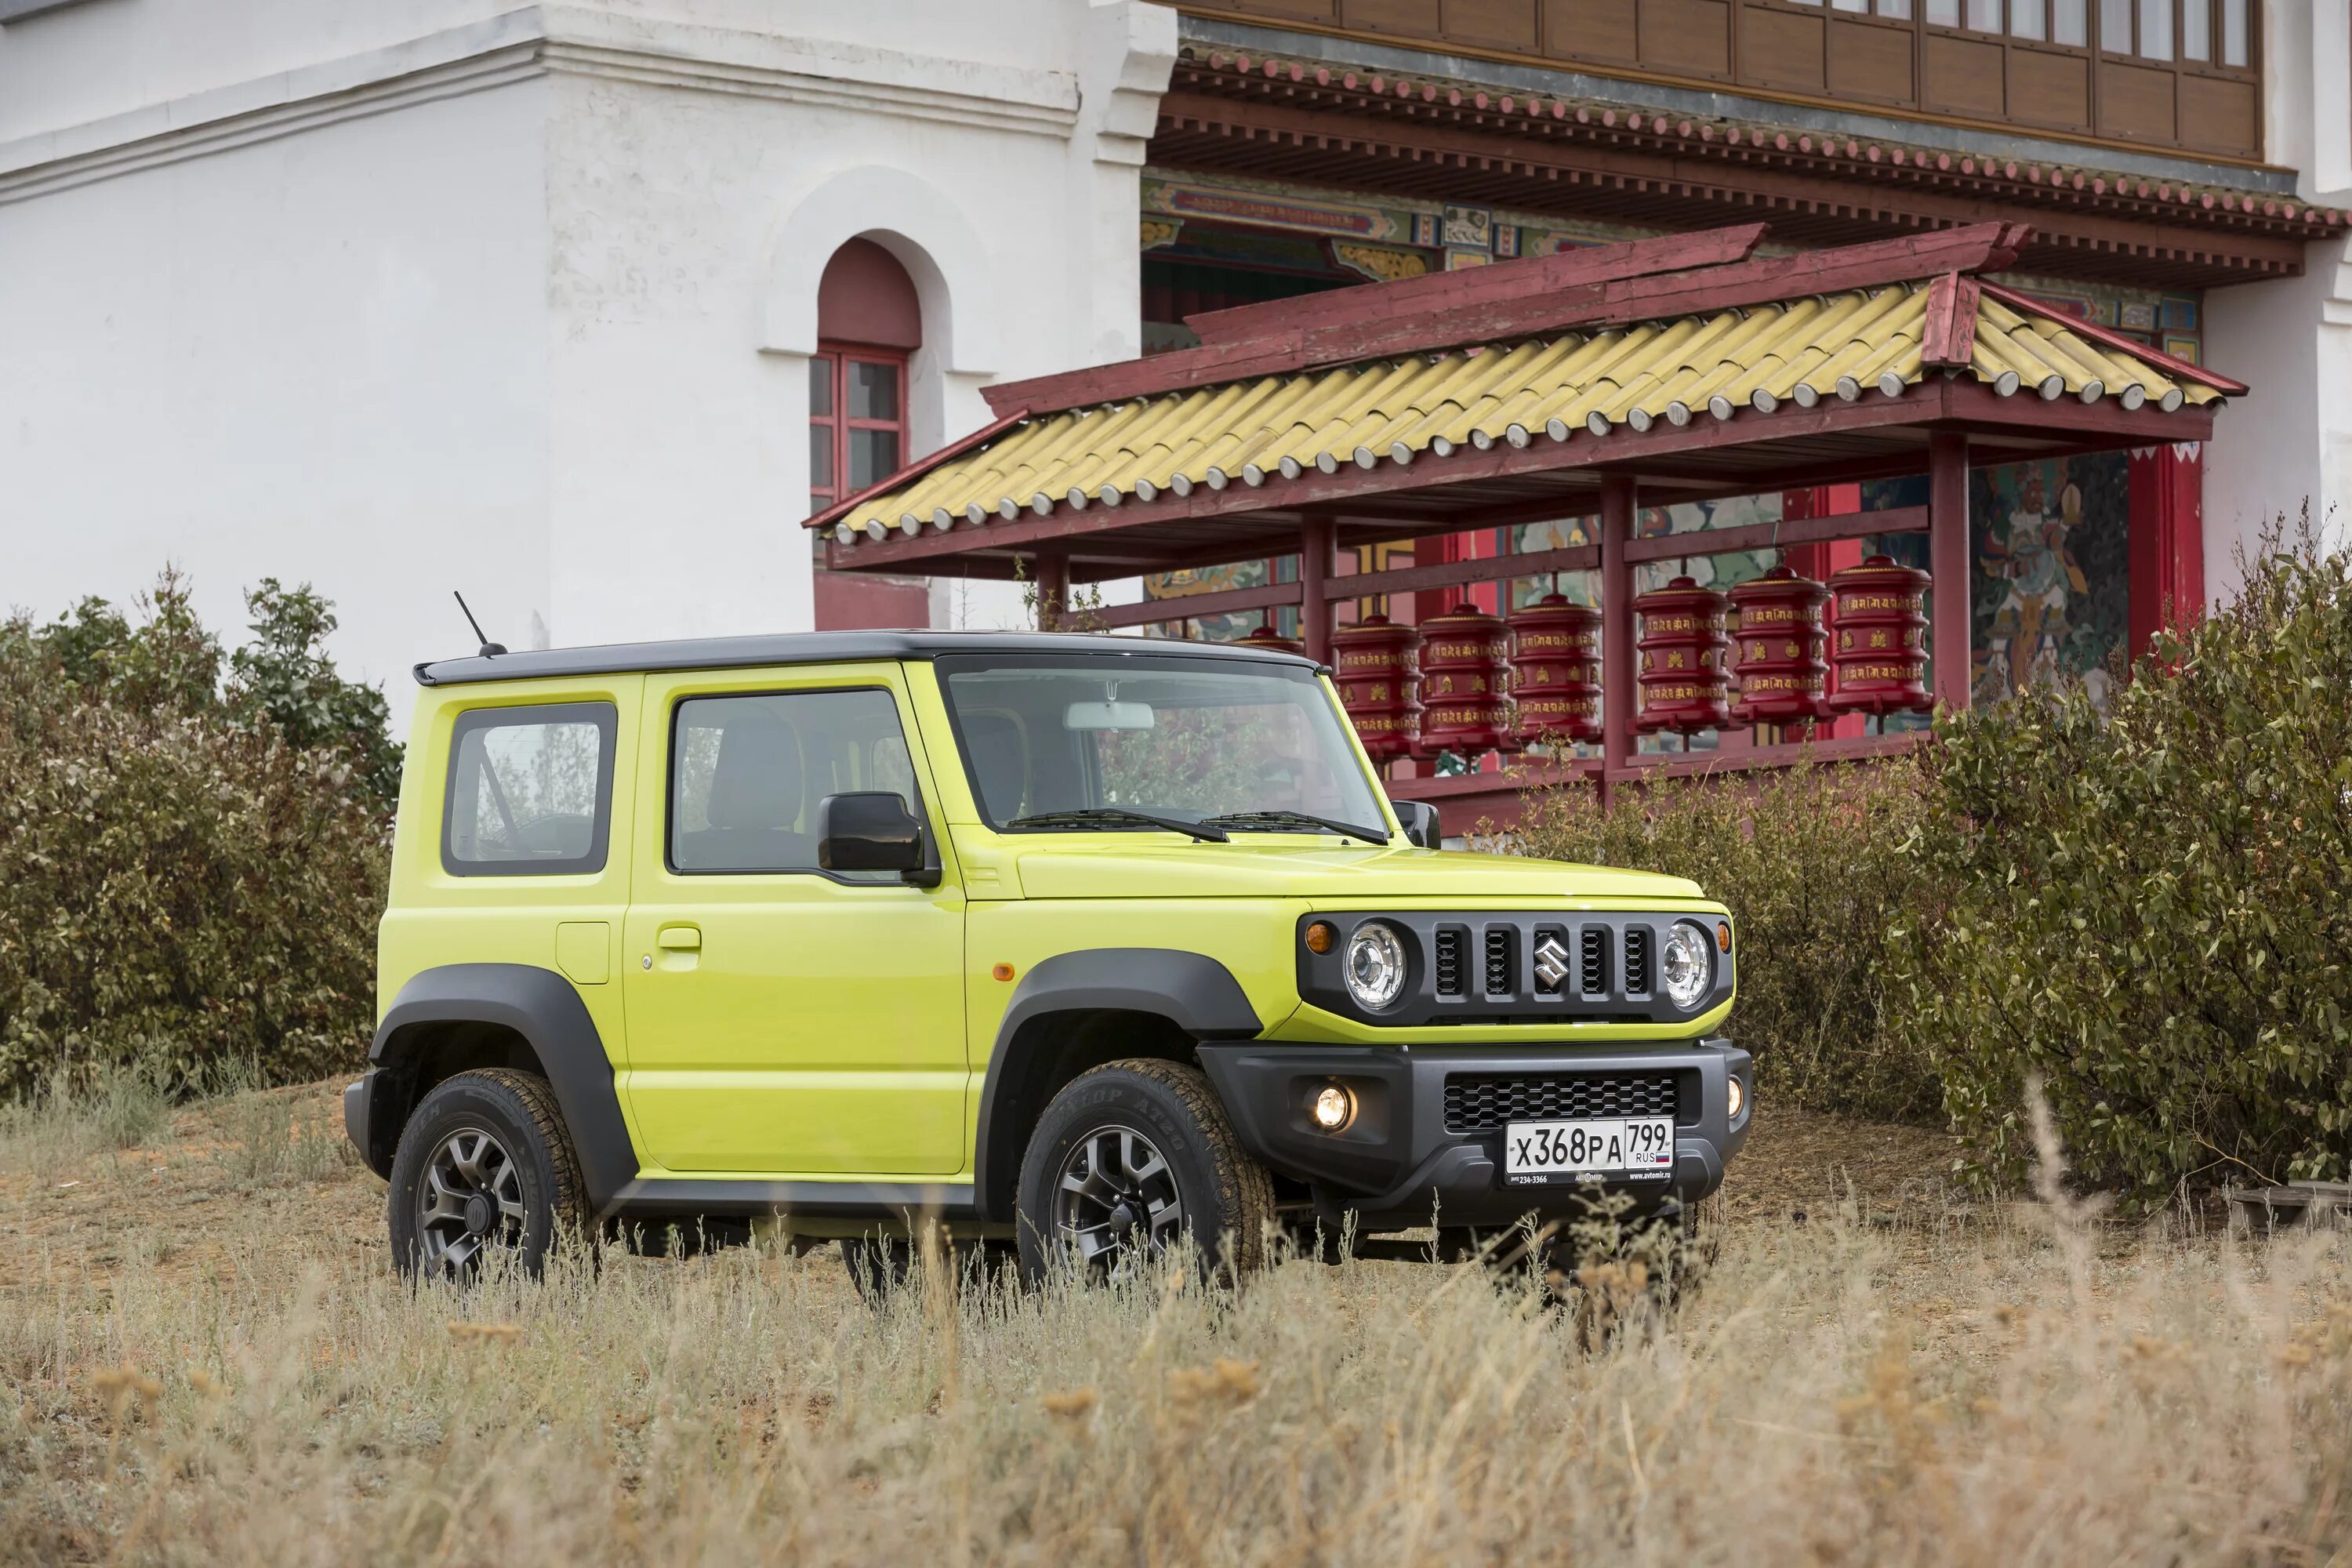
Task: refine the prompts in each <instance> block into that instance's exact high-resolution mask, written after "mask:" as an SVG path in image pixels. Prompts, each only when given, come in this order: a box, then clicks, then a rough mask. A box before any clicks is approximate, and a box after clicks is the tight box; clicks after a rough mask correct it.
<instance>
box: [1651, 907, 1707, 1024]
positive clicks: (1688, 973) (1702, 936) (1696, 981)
mask: <svg viewBox="0 0 2352 1568" xmlns="http://www.w3.org/2000/svg"><path fill="white" fill-rule="evenodd" d="M1714 945H1715V944H1714V942H1713V941H1712V940H1711V939H1710V938H1709V937H1708V936H1707V934H1706V932H1705V931H1701V930H1700V929H1699V928H1698V927H1696V926H1695V925H1693V924H1691V923H1690V921H1680V922H1678V923H1677V924H1675V926H1674V928H1673V929H1672V930H1670V931H1667V932H1666V952H1665V963H1664V972H1665V982H1666V998H1667V1000H1669V1001H1671V1002H1672V1003H1674V1005H1675V1006H1677V1007H1679V1008H1681V1009H1682V1010H1683V1011H1684V1012H1685V1013H1687V1012H1689V1011H1690V1010H1691V1009H1692V1008H1694V1007H1696V1006H1697V1005H1699V1003H1700V1002H1702V1001H1703V1000H1705V999H1706V993H1707V988H1708V987H1709V986H1711V985H1713V984H1715V952H1714Z"/></svg>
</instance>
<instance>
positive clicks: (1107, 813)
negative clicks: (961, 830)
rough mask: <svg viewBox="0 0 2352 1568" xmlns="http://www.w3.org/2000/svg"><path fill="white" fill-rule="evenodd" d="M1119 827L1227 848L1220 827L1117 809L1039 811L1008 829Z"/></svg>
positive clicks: (1089, 807)
mask: <svg viewBox="0 0 2352 1568" xmlns="http://www.w3.org/2000/svg"><path fill="white" fill-rule="evenodd" d="M1121 823H1139V824H1141V825H1142V826H1146V827H1164V828H1166V829H1167V830H1168V831H1169V832H1171V833H1181V834H1184V835H1186V836H1187V837H1192V838H1198V839H1200V840H1202V842H1204V843H1208V844H1228V843H1231V842H1232V838H1231V837H1230V836H1229V835H1228V834H1227V833H1226V832H1225V830H1224V829H1223V828H1222V827H1217V826H1213V825H1211V824H1209V823H1206V822H1185V821H1182V820H1181V819H1180V818H1177V817H1173V816H1152V815H1151V814H1150V812H1148V811H1129V810H1128V809H1127V808H1126V807H1125V806H1118V805H1082V806H1079V807H1077V808H1076V809H1075V810H1071V811H1040V812H1035V813H1033V814H1032V815H1030V816H1016V817H1014V818H1013V820H1012V821H1010V822H1008V823H1006V824H1005V825H1004V826H1007V827H1116V826H1118V825H1120V824H1121Z"/></svg>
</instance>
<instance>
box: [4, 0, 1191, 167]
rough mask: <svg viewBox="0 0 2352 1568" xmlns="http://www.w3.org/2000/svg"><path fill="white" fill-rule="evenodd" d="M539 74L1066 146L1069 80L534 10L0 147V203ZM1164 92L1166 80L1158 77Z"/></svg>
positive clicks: (821, 43) (1059, 74)
mask: <svg viewBox="0 0 2352 1568" xmlns="http://www.w3.org/2000/svg"><path fill="white" fill-rule="evenodd" d="M544 75H577V76H587V77H597V78H602V79H608V80H618V81H635V82H643V83H647V84H650V85H656V86H661V87H669V88H677V89H687V90H691V91H702V92H715V93H724V94H731V95H741V96H752V97H760V98H767V99H772V100H783V101H788V102H794V103H806V104H811V105H815V106H820V107H824V108H833V109H844V110H865V111H867V112H872V113H876V114H882V115H887V116H889V117H891V118H893V119H902V120H903V119H920V120H934V121H942V122H947V123H951V124H956V125H962V126H973V127H990V128H994V129H997V130H1002V131H1009V132H1019V133H1024V134H1029V135H1043V136H1050V137H1054V138H1056V139H1060V140H1067V139H1068V138H1069V137H1070V136H1072V135H1073V134H1074V133H1075V132H1076V129H1077V125H1078V87H1077V81H1076V76H1075V75H1074V74H1073V73H1071V72H1067V71H1054V70H1045V69H1026V68H1018V67H1011V66H997V65H986V64H975V63H973V62H971V61H964V60H948V59H941V58H933V57H928V56H922V55H916V54H909V53H904V52H900V51H897V50H890V49H879V48H872V47H862V46H858V45H853V44H842V43H834V42H830V41H827V40H824V39H816V38H804V37H779V36H776V35H772V34H766V33H755V32H749V31H744V30H740V29H733V28H723V27H711V26H700V25H696V24H688V23H682V22H676V21H671V20H667V19H663V18H657V17H648V16H638V15H627V14H622V13H616V12H613V11H608V10H605V9H604V8H602V7H599V6H594V5H530V6H524V7H521V8H519V9H516V10H512V11H508V12H505V13H502V14H501V15H499V16H494V17H491V18H490V19H488V21H483V22H477V23H469V24H467V25H465V26H457V27H450V28H447V29H445V30H443V31H441V32H436V33H433V34H428V35H426V36H425V37H418V38H414V39H410V40H408V41H406V42H404V43H401V44H395V45H392V46H389V47H383V48H378V49H370V50H366V51H364V52H362V53H359V54H355V55H351V56H347V57H345V58H341V59H335V60H328V61H322V62H320V63H319V64H316V65H310V66H303V67H299V68H295V69H292V70H287V71H278V72H273V73H271V74H269V75H268V76H263V77H257V78H254V79H250V80H247V81H242V82H237V83H235V84H233V85H230V86H226V87H220V88H213V89H206V90H205V91H202V92H197V93H191V94H189V95H187V96H186V97H184V98H178V99H173V100H169V101H167V102H163V103H157V104H150V105H147V106H144V107H142V108H140V109H135V110H128V111H126V112H123V113H121V114H112V115H107V116H104V117H102V118H100V119H96V120H91V121H84V122H82V123H80V124H76V125H70V126H65V127H61V128H59V129H56V130H51V131H44V132H37V133H35V134H33V135H28V136H22V137H18V138H16V140H14V141H10V142H0V204H5V203H8V202H16V201H23V200H26V199H27V198H28V197H31V196H36V195H45V194H47V193H48V192H50V191H55V190H63V189H68V188H70V187H72V186H75V185H79V184H89V183H90V182H91V181H94V180H102V179H108V178H111V177H112V176H114V175H117V174H130V173H132V172H135V171H137V170H140V169H145V168H152V167H154V166H156V165H158V164H163V163H174V162H177V161H179V160H180V159H183V158H194V157H202V156H205V155H206V154H208V153H217V152H222V151H225V150H226V149H229V148H233V147H239V146H245V145H248V144H250V143H252V142H261V141H268V140H272V139H274V138H277V137H280V136H289V135H292V134H294V133H295V132H300V131H305V130H309V129H311V128H313V127H315V126H320V125H328V124H332V123H334V122H336V121H342V120H350V119H355V118H359V117H361V116H364V115H370V114H381V113H383V112H385V111H387V110H394V109H400V108H404V107H406V106H408V105H410V104H414V103H421V102H429V101H432V100H436V99H440V98H449V97H455V96H457V95H460V94H463V93H469V92H479V91H483V90H485V89H489V88H494V87H500V86H504V85H506V84H508V83H509V82H513V81H519V80H523V79H529V78H531V77H535V76H544ZM1162 75H1163V79H1164V72H1163V73H1162Z"/></svg>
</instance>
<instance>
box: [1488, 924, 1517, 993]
mask: <svg viewBox="0 0 2352 1568" xmlns="http://www.w3.org/2000/svg"><path fill="white" fill-rule="evenodd" d="M1514 934H1516V933H1514V932H1513V931H1511V930H1510V928H1509V927H1507V926H1489V927H1487V928H1486V994H1488V995H1489V996H1507V995H1509V994H1511V992H1512V991H1513V989H1515V987H1514V986H1513V985H1512V984H1511V972H1512V970H1513V969H1514V968H1515V967H1516V965H1514V964H1513V963H1512V962H1511V957H1512V954H1511V946H1512V943H1511V938H1512V936H1513V935H1514Z"/></svg>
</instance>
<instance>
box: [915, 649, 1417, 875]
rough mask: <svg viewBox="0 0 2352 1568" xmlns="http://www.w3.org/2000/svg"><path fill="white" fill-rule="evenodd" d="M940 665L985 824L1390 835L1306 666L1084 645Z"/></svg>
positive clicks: (1054, 829)
mask: <svg viewBox="0 0 2352 1568" xmlns="http://www.w3.org/2000/svg"><path fill="white" fill-rule="evenodd" d="M938 668H939V670H940V677H941V680H940V687H941V689H942V690H943V691H945V693H946V694H947V701H948V708H949V710H950V712H951V714H952V715H953V717H954V719H955V724H956V731H957V735H958V738H959V740H960V741H961V744H962V748H963V756H964V765H965V767H966V768H967V769H968V770H969V771H970V773H971V784H972V790H973V793H974V794H975V795H978V796H979V797H980V805H981V811H982V815H984V816H986V817H987V818H988V821H989V825H990V826H993V827H1007V826H1013V827H1017V828H1019V829H1021V830H1024V831H1033V830H1034V831H1039V832H1071V833H1076V832H1087V831H1104V830H1108V831H1119V832H1129V833H1136V832H1151V831H1155V829H1154V827H1153V826H1152V825H1151V824H1150V822H1148V821H1144V820H1141V819H1142V818H1145V817H1161V818H1165V819H1168V820H1170V821H1171V822H1177V823H1201V822H1209V821H1213V820H1214V819H1220V818H1235V817H1240V818H1250V819H1251V820H1244V821H1227V822H1225V823H1224V824H1223V826H1227V827H1229V828H1231V829H1233V830H1234V831H1240V832H1252V833H1255V832H1274V833H1282V832H1302V833H1322V832H1329V831H1331V830H1332V828H1333V827H1334V826H1344V827H1345V828H1347V829H1348V830H1349V831H1351V832H1355V833H1357V834H1359V835H1360V836H1363V837H1372V838H1376V839H1380V840H1383V841H1384V840H1386V838H1387V837H1388V827H1387V824H1386V819H1385V817H1384V816H1382V814H1381V805H1380V800H1379V797H1378V796H1377V795H1374V793H1373V786H1372V783H1371V781H1370V778H1368V777H1367V776H1366V775H1365V772H1364V767H1363V764H1362V763H1360V761H1359V760H1358V758H1357V753H1356V749H1355V747H1354V746H1353V745H1352V744H1351V743H1350V742H1349V736H1348V733H1347V731H1346V729H1345V728H1344V725H1345V722H1346V721H1344V720H1343V719H1341V717H1340V716H1339V711H1338V710H1337V709H1336V708H1335V707H1334V705H1333V703H1332V701H1331V698H1330V696H1329V694H1328V691H1327V690H1326V689H1325V688H1324V686H1323V684H1322V683H1321V682H1320V681H1319V680H1318V679H1316V677H1315V673H1314V671H1313V670H1311V669H1308V668H1306V667H1304V666H1301V665H1286V664H1276V663H1274V662H1271V661H1261V660H1256V659H1249V660H1244V659H1239V658H1185V657H1181V656H1170V657H1157V658H1155V657H1151V656H1149V655H1139V654H1137V655H1104V656H1089V655H1084V654H1078V655H1034V656H1025V657H1003V658H998V657H993V656H988V655H967V656H956V657H950V658H941V659H940V660H939V665H938ZM1313 818H1320V819H1322V822H1321V823H1320V824H1318V823H1317V822H1316V821H1313V820H1309V819H1313ZM1327 825H1328V826H1327ZM1204 836H1205V835H1204Z"/></svg>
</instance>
